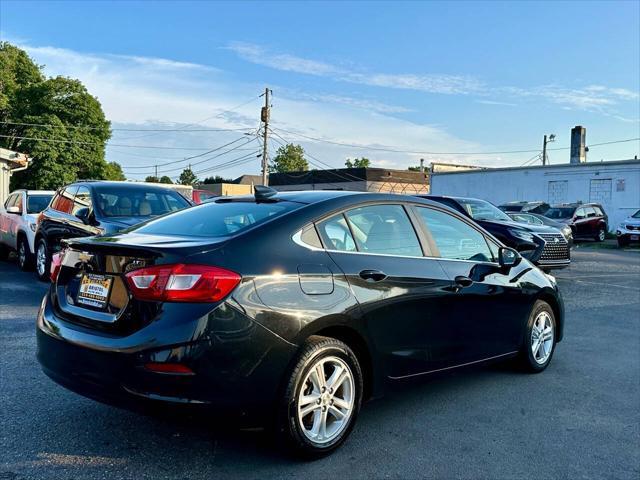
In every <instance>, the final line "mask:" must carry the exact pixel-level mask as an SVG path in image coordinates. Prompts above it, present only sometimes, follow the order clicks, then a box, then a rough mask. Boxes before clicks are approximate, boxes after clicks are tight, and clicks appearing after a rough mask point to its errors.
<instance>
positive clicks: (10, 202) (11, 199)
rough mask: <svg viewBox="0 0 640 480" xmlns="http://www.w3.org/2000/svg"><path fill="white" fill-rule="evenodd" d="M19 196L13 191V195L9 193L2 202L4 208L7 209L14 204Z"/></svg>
mask: <svg viewBox="0 0 640 480" xmlns="http://www.w3.org/2000/svg"><path fill="white" fill-rule="evenodd" d="M19 196H20V194H19V193H14V194H13V195H9V198H7V200H6V201H5V202H4V208H5V209H7V208H9V207H13V206H15V203H16V199H17V198H18V197H19Z"/></svg>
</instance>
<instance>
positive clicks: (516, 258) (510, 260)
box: [498, 247, 522, 268]
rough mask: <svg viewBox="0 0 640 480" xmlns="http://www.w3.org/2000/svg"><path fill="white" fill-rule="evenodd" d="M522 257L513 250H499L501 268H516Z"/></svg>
mask: <svg viewBox="0 0 640 480" xmlns="http://www.w3.org/2000/svg"><path fill="white" fill-rule="evenodd" d="M521 259H522V257H521V256H520V254H519V253H518V252H517V250H514V249H513V248H509V247H500V249H499V250H498V263H499V264H500V266H501V267H507V268H511V267H515V266H516V265H518V264H519V263H520V260H521Z"/></svg>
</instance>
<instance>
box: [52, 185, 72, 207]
mask: <svg viewBox="0 0 640 480" xmlns="http://www.w3.org/2000/svg"><path fill="white" fill-rule="evenodd" d="M77 190H78V187H67V188H65V189H64V190H61V191H60V192H59V193H58V194H57V195H56V198H54V199H53V202H52V204H51V208H53V209H54V210H57V211H59V212H62V213H71V211H72V210H73V197H74V196H75V193H76V191H77Z"/></svg>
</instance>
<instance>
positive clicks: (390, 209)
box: [345, 205, 422, 257]
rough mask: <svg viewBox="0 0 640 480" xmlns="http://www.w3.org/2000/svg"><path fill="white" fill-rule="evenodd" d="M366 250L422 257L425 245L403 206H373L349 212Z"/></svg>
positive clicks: (348, 215)
mask: <svg viewBox="0 0 640 480" xmlns="http://www.w3.org/2000/svg"><path fill="white" fill-rule="evenodd" d="M345 216H346V217H347V219H348V220H349V223H350V225H351V229H352V231H353V235H354V236H355V241H356V244H357V246H358V250H359V251H360V252H363V253H377V254H386V255H402V256H408V257H422V248H421V247H420V241H419V240H418V237H417V235H416V232H415V230H414V229H413V225H411V221H410V220H409V217H408V216H407V213H406V212H405V210H404V208H403V207H402V205H371V206H367V207H359V208H354V209H353V210H349V211H348V212H346V213H345Z"/></svg>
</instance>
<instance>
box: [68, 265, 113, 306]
mask: <svg viewBox="0 0 640 480" xmlns="http://www.w3.org/2000/svg"><path fill="white" fill-rule="evenodd" d="M112 285H113V277H112V276H110V275H100V274H97V273H83V274H82V277H81V278H80V288H79V289H78V295H77V297H76V303H77V304H79V305H87V306H89V307H93V308H100V309H104V308H105V307H106V306H107V302H108V301H109V295H110V293H111V287H112Z"/></svg>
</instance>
